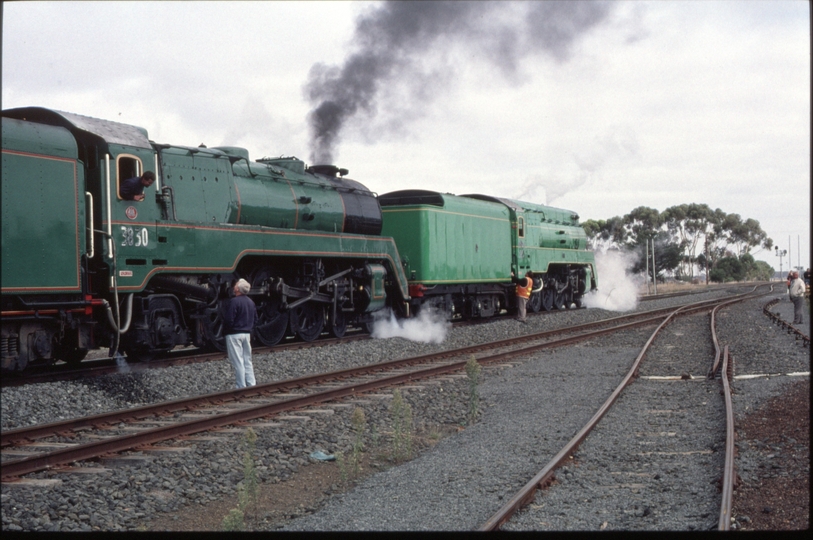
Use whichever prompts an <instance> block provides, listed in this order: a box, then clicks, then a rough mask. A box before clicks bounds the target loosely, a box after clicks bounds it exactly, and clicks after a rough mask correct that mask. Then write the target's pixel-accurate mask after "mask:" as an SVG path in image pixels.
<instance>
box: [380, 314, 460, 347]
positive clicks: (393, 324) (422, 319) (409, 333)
mask: <svg viewBox="0 0 813 540" xmlns="http://www.w3.org/2000/svg"><path fill="white" fill-rule="evenodd" d="M450 326H451V323H449V321H447V320H446V319H445V318H444V317H443V316H442V315H440V314H439V313H438V312H437V311H435V310H430V309H424V310H422V311H421V312H420V314H419V315H418V316H417V317H416V318H414V319H397V318H396V317H395V315H394V314H393V313H392V311H391V310H388V309H387V310H382V311H379V312H378V313H376V314H375V316H374V319H373V332H372V336H373V337H374V338H378V339H387V338H392V337H400V338H404V339H408V340H409V341H418V342H421V343H443V340H444V339H446V333H447V332H448V331H449V327H450Z"/></svg>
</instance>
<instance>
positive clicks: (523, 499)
mask: <svg viewBox="0 0 813 540" xmlns="http://www.w3.org/2000/svg"><path fill="white" fill-rule="evenodd" d="M757 288H758V286H756V287H754V288H753V289H752V291H751V292H749V293H744V294H741V295H738V296H737V297H736V298H735V299H733V300H727V301H726V300H723V303H724V304H729V303H733V302H739V301H743V300H748V299H750V298H755V297H758V296H761V294H756V289H757ZM714 302H717V303H718V304H719V303H720V302H721V299H716V300H712V301H704V302H697V303H695V304H686V305H684V306H681V307H678V308H677V309H674V311H673V312H672V313H671V314H670V315H669V316H668V317H666V319H664V321H663V322H662V323H661V324H660V325H659V326H658V327H657V328H656V329H655V331H654V332H653V333H652V335H651V336H650V337H649V339H648V340H647V342H646V343H645V344H644V346H643V348H642V349H641V352H640V353H639V354H638V356H637V357H636V359H635V361H634V362H633V364H632V367H631V368H630V370H629V372H628V373H627V375H626V376H625V377H624V379H623V380H622V381H621V383H620V384H619V385H618V387H617V388H616V389H615V391H614V392H613V393H612V394H611V395H610V397H609V398H608V399H607V401H605V402H604V404H603V405H602V406H601V407H600V408H599V410H598V411H597V412H596V414H595V415H593V417H592V418H591V419H590V420H589V421H588V423H587V424H586V425H585V426H584V427H583V428H582V429H581V430H580V431H579V432H578V433H576V435H575V436H574V437H573V438H572V439H571V440H570V441H569V442H568V443H567V444H566V445H565V446H564V447H563V448H562V450H560V451H559V452H558V453H557V454H556V455H555V456H554V457H553V459H551V460H550V462H548V464H547V465H546V466H545V467H544V468H543V469H542V470H541V471H540V472H539V473H538V474H537V475H536V476H534V477H533V478H532V479H531V480H530V481H529V482H528V483H527V484H525V485H524V486H523V487H522V488H521V489H520V490H519V491H518V492H517V493H516V494H515V495H514V496H513V497H512V498H511V499H510V500H509V501H508V502H507V503H505V504H504V505H503V506H502V508H500V510H498V511H497V513H495V514H494V515H493V516H491V517H490V518H489V519H488V520H487V521H486V522H485V523H484V524H483V525H481V526H480V528H479V529H478V530H480V531H496V530H499V528H500V526H501V525H502V524H503V523H505V522H506V521H508V520H509V519H510V518H511V516H512V515H514V514H515V513H516V512H517V511H519V510H520V509H521V508H522V507H524V506H526V505H527V504H529V503H530V502H531V501H532V500H533V497H534V495H535V493H536V491H537V489H541V488H544V487H547V486H548V485H549V484H550V483H551V482H552V481H553V478H554V476H553V473H554V471H555V470H556V469H557V468H558V467H559V466H560V465H561V464H562V462H564V461H565V460H566V459H567V457H568V456H569V455H570V454H572V453H573V452H574V451H575V450H576V448H578V446H579V445H580V444H581V443H582V442H583V441H584V439H585V438H586V437H587V435H588V434H589V433H590V431H592V429H593V428H594V427H595V426H596V425H597V424H598V422H599V420H601V418H602V417H603V416H604V415H605V414H606V412H607V411H608V410H609V408H610V407H611V406H612V405H613V403H614V402H615V401H616V399H617V398H618V396H619V395H620V394H621V392H622V391H623V389H624V388H625V387H626V386H627V385H628V384H630V382H631V381H632V380H633V379H634V378H636V377H637V374H638V368H639V366H640V363H641V361H642V360H643V358H644V356H645V354H646V351H647V349H648V348H649V346H650V345H651V344H652V341H653V340H654V339H655V336H656V335H657V334H658V332H660V330H661V329H663V328H664V327H665V326H666V325H667V324H668V323H669V322H670V320H671V319H672V318H673V317H674V316H676V315H678V314H680V315H686V314H688V313H690V312H695V311H698V310H700V309H703V308H705V307H708V304H710V303H714ZM699 304H703V306H699ZM715 309H716V308H715ZM732 425H733V424H732Z"/></svg>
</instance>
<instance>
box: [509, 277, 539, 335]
mask: <svg viewBox="0 0 813 540" xmlns="http://www.w3.org/2000/svg"><path fill="white" fill-rule="evenodd" d="M511 281H513V282H514V283H516V284H517V306H518V307H519V314H518V315H517V320H518V321H519V322H524V323H527V322H528V320H527V317H526V312H527V306H528V299H529V298H530V297H531V289H533V288H534V274H533V272H531V271H530V270H528V271H527V272H526V273H525V276H524V277H521V278H517V277H515V276H514V272H513V271H512V272H511Z"/></svg>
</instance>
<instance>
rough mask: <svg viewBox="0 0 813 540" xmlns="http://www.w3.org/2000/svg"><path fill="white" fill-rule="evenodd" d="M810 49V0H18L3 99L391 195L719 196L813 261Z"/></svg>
mask: <svg viewBox="0 0 813 540" xmlns="http://www.w3.org/2000/svg"><path fill="white" fill-rule="evenodd" d="M810 54H811V47H810V7H809V4H808V2H807V1H805V0H790V1H775V0H770V1H766V2H759V1H748V2H743V1H725V2H724V1H705V2H701V1H687V0H682V1H655V2H643V1H630V2H595V3H593V2H567V3H565V4H563V5H557V4H554V3H549V2H544V3H536V2H517V3H508V2H494V3H491V2H475V3H471V4H469V3H462V2H455V3H453V4H451V5H446V6H443V5H434V6H433V5H432V4H429V3H426V2H412V3H409V4H406V5H400V6H399V5H386V6H382V5H381V4H380V3H378V2H333V1H331V2H303V1H298V2H293V1H288V2H245V3H242V2H222V3H221V2H200V3H199V2H110V3H107V2H53V3H51V2H11V3H3V58H2V60H3V68H2V69H3V72H2V106H3V108H4V109H7V108H12V107H23V106H42V107H49V108H54V109H58V110H63V111H69V112H74V113H79V114H84V115H87V116H93V117H96V118H103V119H108V120H115V121H119V122H124V123H128V124H134V125H138V126H141V127H143V128H145V129H147V131H148V132H149V136H150V138H151V139H152V140H154V141H156V142H161V143H171V144H180V145H190V146H197V145H198V144H201V143H204V144H206V145H207V146H242V147H245V148H247V149H248V150H249V153H250V156H251V158H252V159H258V158H261V157H263V156H279V155H295V156H297V157H299V158H301V159H304V160H305V161H306V162H308V163H310V164H314V160H315V161H319V160H320V159H321V160H323V159H330V160H331V161H333V162H334V163H335V164H336V165H338V166H340V167H344V168H347V169H349V170H350V174H349V176H350V177H352V178H353V179H355V180H357V181H359V182H361V183H363V184H365V185H366V186H367V187H369V188H370V189H372V190H373V191H376V192H378V193H386V192H389V191H394V190H399V189H408V188H418V189H430V190H438V191H444V192H450V193H456V194H463V193H485V194H489V195H496V196H504V197H511V198H518V199H523V200H529V201H533V202H547V204H550V205H553V206H558V207H562V208H567V209H569V210H574V211H576V212H577V213H578V214H579V215H580V216H581V219H582V220H587V219H607V218H610V217H613V216H620V215H623V214H626V213H628V212H629V211H630V210H632V209H633V208H635V207H637V206H649V207H652V208H656V209H658V210H660V211H662V210H664V209H666V208H668V207H670V206H673V205H678V204H684V203H693V202H694V203H706V204H708V205H709V206H711V207H712V208H721V209H722V210H724V211H725V212H728V213H738V214H740V215H741V216H742V217H743V219H745V218H753V219H756V220H758V221H759V222H760V224H761V226H762V228H763V229H764V230H765V231H766V232H767V233H768V235H769V236H770V237H771V238H773V240H774V243H775V244H777V245H779V247H780V248H781V249H788V248H790V251H791V255H792V261H793V264H794V265H796V264H797V258H798V259H799V261H800V263H801V265H802V266H804V267H807V266H809V265H810V252H809V244H810V202H809V201H810V155H811V150H810V143H811V141H810V122H811V117H810V114H811V111H810V100H811V93H810V75H811V73H810V65H811V56H810ZM325 102H329V103H341V104H342V105H343V106H344V107H345V108H344V109H342V114H341V115H340V120H341V122H340V124H341V125H340V126H339V127H335V126H334V127H333V128H332V129H333V131H331V134H332V135H333V136H334V137H335V138H334V139H332V140H331V141H330V144H329V147H328V148H327V149H325V147H324V146H322V147H320V148H317V147H315V146H314V144H313V142H312V141H313V140H314V132H313V131H312V130H311V127H310V126H311V124H310V121H311V119H312V118H313V117H312V116H311V115H310V113H311V112H312V111H313V110H315V109H316V108H317V107H319V105H320V104H323V103H325ZM319 140H321V141H322V142H323V143H324V139H319ZM324 156H328V157H327V158H325V157H324ZM789 237H790V246H788V240H789ZM798 244H800V245H801V250H800V251H799V250H797V245H798ZM754 255H755V257H756V258H757V259H762V260H766V261H768V262H769V263H771V264H772V265H773V266H774V267H775V268H776V269H777V270H778V269H779V260H778V257H776V256H775V254H774V253H767V252H766V251H765V250H763V251H761V252H756V253H755V254H754ZM799 255H800V257H799ZM787 267H788V260H787V257H785V258H784V259H783V269H784V270H787Z"/></svg>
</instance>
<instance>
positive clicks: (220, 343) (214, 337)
mask: <svg viewBox="0 0 813 540" xmlns="http://www.w3.org/2000/svg"><path fill="white" fill-rule="evenodd" d="M228 301H229V300H228V299H226V300H221V301H220V302H218V307H217V308H208V309H207V310H206V313H205V316H204V318H203V319H201V324H202V325H203V338H204V339H205V340H206V346H207V347H208V348H209V349H211V350H213V351H218V352H226V336H224V335H223V316H222V315H221V306H223V307H225V304H224V302H228Z"/></svg>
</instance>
